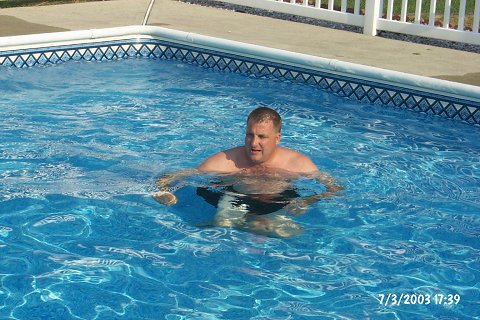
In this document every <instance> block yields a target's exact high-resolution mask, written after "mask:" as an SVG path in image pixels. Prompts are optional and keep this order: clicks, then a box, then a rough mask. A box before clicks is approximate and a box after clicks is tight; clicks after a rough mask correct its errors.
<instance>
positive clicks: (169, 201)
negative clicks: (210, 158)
mask: <svg viewBox="0 0 480 320" xmlns="http://www.w3.org/2000/svg"><path fill="white" fill-rule="evenodd" d="M198 172H199V171H198V170H197V169H183V170H179V171H174V172H170V173H166V174H164V175H163V176H162V177H160V179H158V180H157V182H156V183H157V186H158V187H159V188H160V190H159V191H156V192H154V193H153V195H152V196H153V198H154V199H155V200H157V201H158V202H160V203H162V204H165V205H168V206H171V205H174V204H176V203H177V197H176V196H175V195H174V194H173V192H175V191H176V190H177V189H178V188H172V187H171V185H172V184H173V183H174V182H176V181H179V180H183V179H185V178H187V177H190V176H193V175H196V174H198Z"/></svg>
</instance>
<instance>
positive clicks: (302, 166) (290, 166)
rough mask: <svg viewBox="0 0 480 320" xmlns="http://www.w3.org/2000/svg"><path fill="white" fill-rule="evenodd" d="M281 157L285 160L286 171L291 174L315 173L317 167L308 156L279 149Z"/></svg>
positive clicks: (290, 150)
mask: <svg viewBox="0 0 480 320" xmlns="http://www.w3.org/2000/svg"><path fill="white" fill-rule="evenodd" d="M280 152H281V156H282V158H283V159H285V161H286V162H285V166H286V169H287V170H289V171H293V172H312V171H316V170H318V169H317V166H316V165H315V164H314V163H313V161H312V160H311V159H310V157H309V156H307V155H306V154H303V153H301V152H298V151H295V150H292V149H288V148H284V147H280Z"/></svg>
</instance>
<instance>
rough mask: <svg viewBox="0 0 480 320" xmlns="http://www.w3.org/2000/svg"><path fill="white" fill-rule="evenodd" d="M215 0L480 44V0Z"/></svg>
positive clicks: (372, 29)
mask: <svg viewBox="0 0 480 320" xmlns="http://www.w3.org/2000/svg"><path fill="white" fill-rule="evenodd" d="M216 1H220V2H228V3H233V4H237V5H243V6H248V7H253V8H259V9H264V10H270V11H275V12H282V13H289V14H294V15H299V16H305V17H310V18H317V19H321V20H327V21H332V22H339V23H344V24H349V25H354V26H358V27H362V28H363V33H365V34H368V35H372V36H375V35H376V34H377V32H378V31H382V30H383V31H391V32H396V33H403V34H410V35H417V36H422V37H427V38H434V39H442V40H450V41H458V42H464V43H470V44H476V45H480V30H479V29H480V26H479V21H480V0H438V1H437V0H365V1H361V0H349V1H348V2H347V0H216ZM409 1H410V2H413V3H415V12H414V13H409V12H407V6H408V2H409ZM440 1H442V2H443V1H444V2H445V9H444V10H442V11H440V10H437V4H438V3H440ZM452 1H454V2H457V3H458V2H459V9H458V10H453V9H452ZM362 2H363V6H364V7H362ZM467 2H468V7H470V8H471V7H472V5H473V4H474V9H473V12H467V10H466V8H467ZM352 3H353V6H352ZM398 3H400V6H398V5H397V8H398V7H400V8H401V9H400V12H395V11H396V10H395V9H394V8H395V6H394V4H398ZM337 4H339V5H337ZM348 4H350V5H351V6H348ZM428 4H429V7H430V10H429V13H428V14H426V15H425V14H424V15H422V6H425V5H428ZM397 11H398V10H397ZM454 11H455V12H454ZM467 18H468V19H467ZM467 20H468V21H467ZM467 22H468V23H467Z"/></svg>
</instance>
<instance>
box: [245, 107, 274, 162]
mask: <svg viewBox="0 0 480 320" xmlns="http://www.w3.org/2000/svg"><path fill="white" fill-rule="evenodd" d="M281 128H282V118H281V117H280V115H279V114H278V113H277V112H276V111H275V110H272V109H270V108H267V107H259V108H257V109H255V110H253V111H252V112H251V113H250V115H249V116H248V119H247V130H246V133H245V150H246V152H247V157H248V158H249V159H250V161H252V162H253V163H254V164H260V163H265V162H267V161H269V160H270V159H272V157H273V155H274V153H275V149H276V147H277V145H278V143H279V142H280V136H281V133H280V132H281Z"/></svg>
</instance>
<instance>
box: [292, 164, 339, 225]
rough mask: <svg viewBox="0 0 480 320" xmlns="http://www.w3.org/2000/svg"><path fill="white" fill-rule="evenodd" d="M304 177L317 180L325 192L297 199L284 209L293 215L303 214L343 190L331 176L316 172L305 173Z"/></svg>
mask: <svg viewBox="0 0 480 320" xmlns="http://www.w3.org/2000/svg"><path fill="white" fill-rule="evenodd" d="M304 176H305V177H307V178H311V179H315V180H317V181H318V182H320V183H321V184H323V185H324V186H325V188H326V190H325V191H324V192H321V193H319V194H314V195H311V196H306V197H301V198H297V199H295V200H294V201H292V202H291V203H290V204H289V205H288V206H287V207H286V208H285V209H286V210H287V211H288V212H290V213H292V214H294V215H300V214H303V213H305V211H307V209H308V207H309V206H310V205H312V204H314V203H315V202H319V201H320V200H322V199H324V198H330V197H334V196H336V195H337V193H338V192H339V191H341V190H343V189H344V188H343V187H342V186H341V185H339V184H337V183H336V182H335V179H333V177H332V176H330V175H328V174H326V173H324V172H320V171H318V170H316V171H314V172H310V173H306V174H304Z"/></svg>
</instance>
